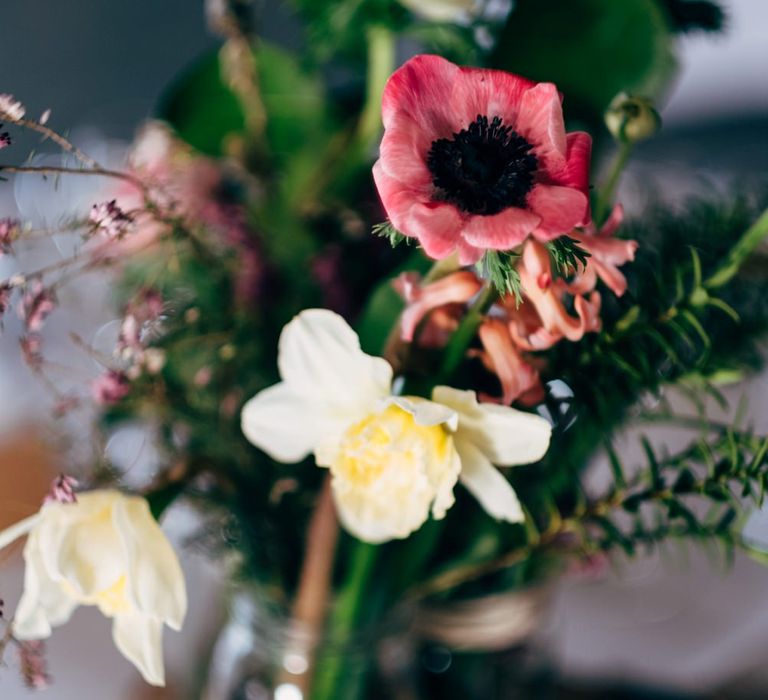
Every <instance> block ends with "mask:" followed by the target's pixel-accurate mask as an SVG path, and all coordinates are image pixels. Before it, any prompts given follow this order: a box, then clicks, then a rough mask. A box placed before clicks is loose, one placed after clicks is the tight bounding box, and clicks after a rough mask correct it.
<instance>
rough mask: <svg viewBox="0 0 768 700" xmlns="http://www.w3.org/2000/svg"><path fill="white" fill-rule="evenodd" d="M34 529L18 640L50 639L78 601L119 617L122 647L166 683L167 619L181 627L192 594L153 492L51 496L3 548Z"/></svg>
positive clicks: (116, 634)
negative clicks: (61, 499)
mask: <svg viewBox="0 0 768 700" xmlns="http://www.w3.org/2000/svg"><path fill="white" fill-rule="evenodd" d="M23 535H29V538H28V540H27V544H26V546H25V548H24V560H25V564H26V570H25V576H24V593H23V594H22V597H21V600H20V601H19V605H18V608H17V609H16V614H15V615H14V619H13V632H14V635H15V636H16V638H17V639H21V640H32V639H44V638H46V637H48V636H50V634H51V630H52V628H53V627H56V626H58V625H62V624H64V623H65V622H67V620H69V618H70V616H71V614H72V612H73V611H74V609H75V608H76V607H77V606H78V605H96V606H97V607H98V608H99V610H100V611H101V612H102V613H103V614H104V615H106V616H107V617H111V618H113V619H114V623H113V626H112V637H113V639H114V642H115V644H116V646H117V648H118V649H119V650H120V652H121V653H122V654H123V656H125V657H126V658H127V659H128V660H129V661H131V662H132V663H133V664H135V665H136V667H137V668H138V669H139V671H140V672H141V674H142V676H143V677H144V679H145V680H146V681H147V682H148V683H151V684H152V685H164V683H165V671H164V665H163V649H162V631H163V624H164V623H165V624H167V625H168V626H169V627H171V628H172V629H175V630H179V629H181V625H182V623H183V621H184V616H185V614H186V609H187V594H186V587H185V584H184V575H183V574H182V571H181V567H180V566H179V561H178V559H177V557H176V553H175V552H174V551H173V548H172V547H171V545H170V543H169V542H168V540H167V539H166V537H165V535H164V534H163V532H162V530H161V529H160V526H159V525H158V524H157V522H156V521H155V519H154V518H153V517H152V514H151V513H150V511H149V506H148V504H147V502H146V500H145V499H143V498H140V497H137V496H126V495H124V494H122V493H120V492H119V491H114V490H98V491H90V492H87V493H81V494H78V497H77V501H76V502H75V503H48V504H46V505H44V506H43V507H42V509H41V510H40V512H39V513H37V514H36V515H33V516H31V517H29V518H27V519H26V520H23V521H21V522H20V523H17V524H16V525H14V526H12V527H10V528H8V529H7V530H5V531H4V532H2V533H0V548H3V547H6V546H7V545H9V544H10V543H11V542H13V541H14V540H16V539H17V538H19V537H21V536H23Z"/></svg>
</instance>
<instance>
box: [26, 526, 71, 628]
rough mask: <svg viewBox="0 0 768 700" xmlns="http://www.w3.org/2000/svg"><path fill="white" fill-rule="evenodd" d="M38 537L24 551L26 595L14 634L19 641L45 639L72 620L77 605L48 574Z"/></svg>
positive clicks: (31, 540)
mask: <svg viewBox="0 0 768 700" xmlns="http://www.w3.org/2000/svg"><path fill="white" fill-rule="evenodd" d="M35 539H36V534H35V533H33V534H32V535H31V536H30V542H29V543H28V545H27V547H26V548H25V549H24V561H25V564H26V567H25V570H24V593H23V595H22V596H21V600H20V601H19V604H18V606H16V612H15V614H14V617H13V633H14V635H15V636H16V638H17V639H21V640H27V639H44V638H45V637H48V636H50V634H51V628H52V627H56V626H57V625H62V624H64V623H65V622H66V621H67V620H69V618H70V616H71V615H72V611H73V610H74V609H75V607H77V603H76V602H75V601H74V599H72V598H71V597H70V596H68V595H67V594H66V593H65V592H64V590H63V589H62V588H61V585H60V584H59V583H58V582H56V581H52V580H51V579H50V577H49V576H48V574H47V573H46V570H45V566H44V564H43V560H42V557H41V556H40V550H39V548H38V546H37V543H36V541H35Z"/></svg>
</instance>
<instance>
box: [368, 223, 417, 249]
mask: <svg viewBox="0 0 768 700" xmlns="http://www.w3.org/2000/svg"><path fill="white" fill-rule="evenodd" d="M373 235H374V236H379V237H380V238H386V239H387V240H388V241H389V244H390V245H391V246H392V247H393V248H397V246H399V245H400V244H401V243H405V244H406V245H410V239H409V238H408V236H405V235H403V234H402V233H400V231H398V230H397V229H396V228H395V227H394V226H393V225H392V224H391V223H389V221H384V222H383V223H380V224H375V225H374V227H373Z"/></svg>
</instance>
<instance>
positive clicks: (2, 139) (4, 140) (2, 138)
mask: <svg viewBox="0 0 768 700" xmlns="http://www.w3.org/2000/svg"><path fill="white" fill-rule="evenodd" d="M2 126H3V125H2V124H0V128H2ZM12 143H13V141H12V140H11V135H10V134H9V133H8V132H7V131H3V132H0V151H2V150H3V149H4V148H8V146H10V145H11V144H12Z"/></svg>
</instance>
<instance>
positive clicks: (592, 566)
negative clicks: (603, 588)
mask: <svg viewBox="0 0 768 700" xmlns="http://www.w3.org/2000/svg"><path fill="white" fill-rule="evenodd" d="M610 564H611V560H610V559H609V557H608V554H606V553H605V552H594V553H593V554H587V555H585V556H583V557H581V558H579V559H575V560H573V561H572V562H571V564H570V565H569V567H568V574H569V575H570V576H573V577H574V578H578V579H585V580H587V581H598V580H600V579H603V578H605V576H606V575H607V574H608V571H609V569H610Z"/></svg>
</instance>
